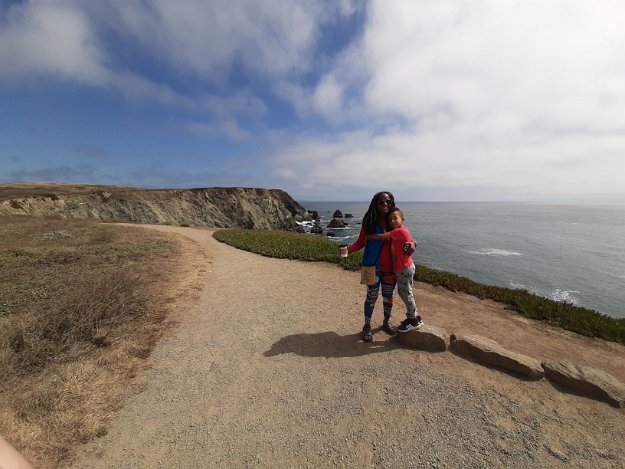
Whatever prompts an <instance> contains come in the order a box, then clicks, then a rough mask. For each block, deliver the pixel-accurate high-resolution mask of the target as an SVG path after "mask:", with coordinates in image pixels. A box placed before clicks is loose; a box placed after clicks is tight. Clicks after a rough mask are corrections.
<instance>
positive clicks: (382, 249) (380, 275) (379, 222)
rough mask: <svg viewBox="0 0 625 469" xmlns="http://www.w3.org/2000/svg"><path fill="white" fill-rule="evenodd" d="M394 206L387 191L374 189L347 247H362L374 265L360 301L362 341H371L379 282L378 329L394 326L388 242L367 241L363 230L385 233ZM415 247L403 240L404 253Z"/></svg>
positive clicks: (365, 258)
mask: <svg viewBox="0 0 625 469" xmlns="http://www.w3.org/2000/svg"><path fill="white" fill-rule="evenodd" d="M393 207H395V197H393V194H391V193H390V192H378V193H377V194H375V195H374V196H373V199H371V204H370V205H369V209H368V210H367V213H365V216H364V218H363V219H362V227H361V229H360V234H359V236H358V239H357V240H356V242H355V243H354V244H352V245H350V246H349V247H348V248H347V252H348V253H352V252H355V251H358V250H360V249H362V248H363V247H364V248H365V252H364V254H363V261H364V262H365V263H366V264H369V265H371V264H374V263H375V265H376V269H375V270H376V276H377V282H376V283H375V284H374V285H367V298H366V299H365V304H364V313H365V325H364V326H363V328H362V334H361V338H362V340H363V342H371V341H372V340H373V335H372V333H371V317H372V316H373V309H374V307H375V303H376V301H377V299H378V294H379V292H380V286H381V287H382V304H383V307H384V322H383V323H382V330H383V331H384V332H386V333H387V334H389V335H395V334H396V333H397V330H396V329H395V327H393V325H392V324H391V322H390V321H391V313H392V309H393V290H395V284H396V279H395V275H394V274H393V259H392V256H391V246H390V243H388V242H384V241H377V240H369V242H367V234H374V233H385V232H386V231H387V224H386V216H387V214H388V212H389V210H390V209H391V208H393ZM415 248H416V243H415V242H414V240H411V242H410V243H407V247H406V249H407V253H408V254H412V253H413V252H414V250H415Z"/></svg>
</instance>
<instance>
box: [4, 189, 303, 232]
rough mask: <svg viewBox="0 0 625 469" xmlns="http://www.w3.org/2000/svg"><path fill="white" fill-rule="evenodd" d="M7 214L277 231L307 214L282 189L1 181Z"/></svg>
mask: <svg viewBox="0 0 625 469" xmlns="http://www.w3.org/2000/svg"><path fill="white" fill-rule="evenodd" d="M9 215H30V216H59V217H62V218H92V219H98V220H108V221H118V222H127V223H145V224H160V225H185V226H197V227H209V228H256V229H279V230H296V229H297V227H298V226H297V223H296V221H295V220H296V219H301V218H305V217H306V216H307V214H306V210H305V209H304V207H302V206H301V205H300V204H299V203H298V202H296V201H295V200H294V199H293V198H292V197H291V196H290V195H289V194H288V193H286V192H285V191H283V190H280V189H259V188H243V187H212V188H195V189H140V188H132V187H123V186H102V185H77V184H57V183H14V184H0V216H9Z"/></svg>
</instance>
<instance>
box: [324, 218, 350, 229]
mask: <svg viewBox="0 0 625 469" xmlns="http://www.w3.org/2000/svg"><path fill="white" fill-rule="evenodd" d="M346 226H347V223H345V222H344V221H343V219H342V218H333V219H332V220H330V223H328V228H345V227H346Z"/></svg>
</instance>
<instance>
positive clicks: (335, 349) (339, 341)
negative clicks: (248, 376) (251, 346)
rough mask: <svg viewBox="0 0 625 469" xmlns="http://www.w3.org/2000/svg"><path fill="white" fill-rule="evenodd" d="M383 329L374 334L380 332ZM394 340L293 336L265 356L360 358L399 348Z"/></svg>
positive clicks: (323, 334)
mask: <svg viewBox="0 0 625 469" xmlns="http://www.w3.org/2000/svg"><path fill="white" fill-rule="evenodd" d="M380 330H381V328H377V329H374V330H373V331H372V332H374V333H376V332H379V331H380ZM397 347H398V345H397V344H396V343H395V341H394V340H388V339H387V338H386V337H385V338H384V340H375V336H374V340H373V342H362V340H361V338H360V333H357V334H348V335H340V334H337V333H336V332H317V333H314V334H305V333H302V334H293V335H288V336H286V337H282V338H281V339H280V340H278V341H277V342H275V343H274V344H273V345H272V346H271V349H269V350H267V351H266V352H265V353H264V354H263V355H265V356H266V357H275V356H276V355H280V354H282V353H295V354H297V355H300V356H302V357H326V358H336V357H358V356H361V355H368V354H371V353H381V352H388V351H389V350H393V349H395V348H397Z"/></svg>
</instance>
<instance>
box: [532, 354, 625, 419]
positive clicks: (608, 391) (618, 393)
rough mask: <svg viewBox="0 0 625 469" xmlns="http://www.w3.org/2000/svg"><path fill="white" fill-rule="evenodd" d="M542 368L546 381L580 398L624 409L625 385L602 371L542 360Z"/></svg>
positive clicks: (568, 363)
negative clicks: (587, 398) (583, 397)
mask: <svg viewBox="0 0 625 469" xmlns="http://www.w3.org/2000/svg"><path fill="white" fill-rule="evenodd" d="M542 367H543V368H544V370H545V376H546V377H547V379H548V380H550V381H552V382H554V383H556V384H558V385H560V386H562V387H563V388H566V389H568V390H570V391H571V392H573V393H574V394H578V395H580V396H585V397H589V398H591V399H595V400H598V401H601V402H607V403H608V404H610V405H611V406H613V407H618V408H623V407H625V384H623V383H622V382H620V381H619V380H617V379H616V378H615V377H614V376H612V375H610V374H609V373H606V372H605V371H603V370H599V369H597V368H592V367H590V366H585V365H576V364H573V363H570V362H556V361H549V360H544V361H543V363H542Z"/></svg>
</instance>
